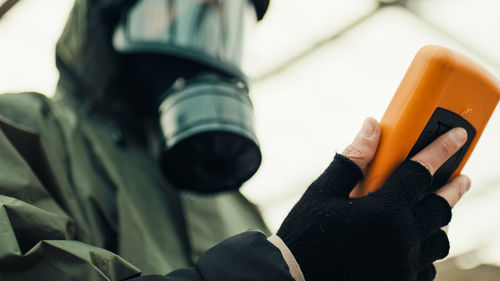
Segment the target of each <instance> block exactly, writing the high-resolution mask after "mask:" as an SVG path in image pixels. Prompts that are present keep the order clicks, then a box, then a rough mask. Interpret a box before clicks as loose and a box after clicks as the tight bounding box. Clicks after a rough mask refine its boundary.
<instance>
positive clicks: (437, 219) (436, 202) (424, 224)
mask: <svg viewBox="0 0 500 281" xmlns="http://www.w3.org/2000/svg"><path fill="white" fill-rule="evenodd" d="M413 214H414V216H415V219H416V220H417V222H418V223H419V225H420V227H421V229H422V232H423V235H424V236H425V237H428V236H430V235H431V234H433V233H435V232H436V231H439V229H440V228H441V227H443V226H445V225H447V224H448V223H450V220H451V207H450V205H449V204H448V202H447V201H446V200H445V199H444V198H443V197H441V196H439V195H436V194H431V195H429V196H427V197H425V198H424V199H422V200H421V201H420V202H418V204H417V205H416V206H415V208H414V209H413Z"/></svg>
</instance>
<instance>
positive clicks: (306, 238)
mask: <svg viewBox="0 0 500 281" xmlns="http://www.w3.org/2000/svg"><path fill="white" fill-rule="evenodd" d="M361 178H362V172H361V170H360V169H359V167H358V166H357V165H356V164H354V163H353V162H352V161H350V160H349V159H348V158H346V157H344V156H342V155H339V154H337V155H336V156H335V159H334V161H333V162H332V163H331V164H330V166H329V167H328V168H327V169H326V171H325V172H324V173H323V174H322V175H321V176H320V177H319V178H318V179H317V180H316V181H315V182H313V183H312V184H311V186H310V187H309V188H308V189H307V191H306V192H305V193H304V195H303V196H302V198H301V199H300V200H299V202H298V203H297V204H296V205H295V206H294V208H293V209H292V211H291V212H290V213H289V214H288V216H287V217H286V219H285V220H284V222H283V224H282V225H281V227H280V229H279V230H278V233H277V235H278V236H279V237H281V239H282V240H283V241H284V242H285V244H286V245H287V246H288V247H289V249H290V251H291V252H292V253H293V255H294V256H295V258H296V260H297V262H298V264H299V265H300V267H301V269H302V272H303V274H304V276H305V279H306V280H307V281H322V280H333V281H344V280H352V281H354V280H356V281H364V280H381V281H382V280H383V281H390V280H394V281H406V280H409V281H410V280H411V281H429V280H433V279H434V277H435V275H436V270H435V268H434V266H433V264H432V263H433V262H434V261H435V260H437V259H441V258H444V257H445V256H446V255H448V251H449V243H448V238H447V236H446V234H445V232H443V231H442V230H441V229H440V228H441V227H442V226H445V225H447V224H448V223H449V221H450V219H451V208H450V205H449V204H448V202H447V201H446V200H445V199H444V198H442V197H440V196H438V195H435V194H431V195H427V196H425V197H424V198H423V199H422V200H417V198H421V197H422V192H423V191H424V190H426V189H428V188H430V185H431V181H432V176H431V175H430V173H429V172H428V170H427V169H426V168H425V167H424V166H422V165H420V164H419V163H417V162H414V161H405V162H403V163H402V164H401V165H400V166H399V168H398V169H397V170H396V171H395V172H394V174H393V175H392V176H391V177H390V178H389V180H388V181H387V182H386V183H385V185H384V186H383V187H382V188H381V189H379V190H377V191H376V192H374V193H371V194H369V195H368V196H365V197H361V198H349V193H350V192H351V190H352V189H353V188H354V186H355V185H356V183H357V182H358V181H359V180H360V179H361Z"/></svg>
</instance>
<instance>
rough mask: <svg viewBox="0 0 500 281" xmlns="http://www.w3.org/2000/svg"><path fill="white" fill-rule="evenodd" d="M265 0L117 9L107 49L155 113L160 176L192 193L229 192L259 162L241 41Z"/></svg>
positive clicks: (167, 1) (167, 0)
mask: <svg viewBox="0 0 500 281" xmlns="http://www.w3.org/2000/svg"><path fill="white" fill-rule="evenodd" d="M267 5H268V1H257V0H255V1H254V2H250V1H249V0H139V1H137V2H136V3H135V4H134V5H133V6H131V7H128V8H127V9H125V10H124V13H123V15H122V17H121V20H120V22H119V24H118V25H117V26H116V28H115V31H114V34H113V47H114V49H115V50H116V51H117V52H119V53H121V54H124V55H126V56H129V57H130V58H131V60H132V61H133V63H134V64H133V65H134V69H135V70H136V71H135V74H136V75H134V77H135V78H137V79H138V80H141V81H142V82H143V84H145V85H146V86H145V87H144V89H146V90H145V93H141V98H142V97H144V99H147V100H149V102H150V103H152V104H154V107H155V108H156V109H157V110H158V115H157V116H158V118H159V124H160V129H161V132H162V138H163V139H162V143H163V150H162V155H161V157H160V162H161V166H162V169H163V171H164V173H165V175H166V177H167V178H168V179H169V180H170V181H172V182H173V183H174V184H175V185H176V186H177V187H179V188H181V189H185V190H191V191H195V192H199V193H215V192H220V191H229V190H237V189H238V188H239V187H240V186H241V185H242V184H243V183H244V182H245V181H246V180H248V179H249V178H250V177H251V176H252V175H253V174H254V173H255V172H256V171H257V169H258V167H259V166H260V163H261V152H260V148H259V143H258V141H257V138H256V135H255V132H254V116H253V107H252V103H251V102H250V98H249V96H248V83H247V78H246V77H245V75H244V74H243V73H242V72H241V70H240V66H241V56H242V49H243V41H244V40H243V39H244V35H245V33H246V32H247V31H248V28H249V27H252V25H254V24H255V23H256V21H257V19H258V18H261V17H262V15H263V13H264V12H265V10H266V9H267Z"/></svg>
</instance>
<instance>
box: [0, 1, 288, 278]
mask: <svg viewBox="0 0 500 281" xmlns="http://www.w3.org/2000/svg"><path fill="white" fill-rule="evenodd" d="M114 2H118V1H97V0H95V1H93V0H77V1H76V3H75V6H74V8H73V10H72V12H71V15H70V17H69V20H68V23H67V25H66V28H65V30H64V32H63V34H62V36H61V38H60V40H59V42H58V45H57V51H56V52H57V65H58V68H59V70H60V74H61V77H60V80H59V83H58V87H57V93H56V95H55V97H54V98H51V99H49V98H47V97H45V96H43V95H40V94H37V93H21V94H5V95H1V96H0V280H2V281H8V280H59V281H60V280H126V279H129V278H134V277H137V276H139V275H140V274H141V273H142V275H148V274H160V275H164V274H167V273H168V272H171V271H172V270H175V269H178V268H184V267H190V266H193V265H194V262H193V261H194V260H196V259H197V258H198V257H199V256H200V254H202V253H203V252H205V251H206V250H207V249H208V248H210V247H212V246H214V245H215V244H217V243H219V242H221V241H222V240H223V239H225V238H227V237H229V236H231V235H234V234H237V233H240V232H243V231H246V230H248V229H260V230H261V231H264V232H266V226H265V225H264V223H263V221H262V219H261V217H260V215H259V213H258V211H257V210H256V208H255V206H254V205H252V204H251V203H250V202H249V201H247V200H246V199H245V197H243V196H242V195H241V194H240V193H239V192H233V193H225V194H220V195H216V196H204V197H201V196H196V195H186V194H182V193H181V192H180V191H178V190H177V189H176V188H175V187H174V186H172V184H170V183H169V182H168V180H166V179H165V178H164V176H163V175H162V172H161V170H160V168H159V165H158V164H157V162H158V161H157V160H158V149H157V148H158V147H159V145H160V142H159V141H157V142H156V143H155V141H151V140H160V138H158V137H157V135H156V134H158V133H157V130H156V129H155V127H154V126H150V123H148V117H147V116H146V115H141V114H142V113H141V112H140V110H137V109H131V108H130V106H129V105H130V104H131V102H130V100H133V99H134V98H126V97H125V95H127V94H128V95H129V96H133V94H134V93H130V92H131V89H134V85H131V84H129V82H127V81H129V80H130V79H127V77H126V75H125V74H123V73H121V71H120V69H121V68H122V67H123V65H122V62H121V61H120V58H119V57H118V56H117V54H116V53H114V52H113V50H112V49H111V45H110V43H109V40H110V36H109V32H110V28H109V27H108V25H107V24H108V23H109V22H108V21H113V17H116V15H113V14H112V13H111V14H108V12H109V11H108V10H107V9H108V8H109V7H112V5H113V4H114ZM137 116H141V117H140V118H137ZM141 136H142V137H141ZM144 136H145V137H144ZM246 235H247V236H245V235H243V238H241V237H240V238H238V239H243V240H244V241H245V239H246V240H248V239H247V238H245V237H250V238H251V239H250V240H252V239H257V240H258V241H259V243H260V244H262V245H264V244H265V245H264V246H263V247H264V248H261V250H262V251H263V252H266V253H270V256H271V259H275V262H273V263H275V264H277V266H278V267H279V270H278V271H280V270H281V271H282V272H281V273H280V274H283V276H284V277H283V278H284V279H283V280H289V278H290V276H289V274H288V273H287V267H286V264H285V263H284V261H283V260H282V259H281V258H280V256H279V251H278V250H277V248H273V246H271V245H270V244H269V243H267V242H264V241H267V240H265V236H264V235H263V234H261V233H258V234H255V233H250V234H248V233H247V234H246ZM256 235H257V236H256ZM252 237H253V238H252ZM255 237H257V238H255ZM266 243H267V244H266ZM226 244H228V243H226ZM230 244H231V243H229V246H228V247H229V248H231V247H233V246H231V245H230ZM233 244H234V243H233ZM236 244H237V243H236ZM266 247H267V248H268V249H265V248H266ZM216 248H217V247H216ZM233 248H234V247H233ZM222 252H224V253H228V251H226V250H224V246H222ZM212 256H213V253H212ZM216 256H218V255H217V254H216ZM244 256H247V255H244ZM221 257H222V256H221ZM248 257H250V258H251V257H252V254H251V253H249V254H248ZM207 260H209V262H215V263H217V258H208V259H207ZM266 262H269V261H266ZM206 266H208V265H206ZM229 267H231V266H229ZM208 268H209V269H208V271H210V270H211V269H210V268H211V267H210V266H208ZM247 270H249V267H247ZM271 271H272V270H271ZM177 274H178V273H177ZM214 274H215V273H214ZM240 274H243V275H245V272H244V271H243V272H240ZM181 275H182V274H181ZM190 276H193V275H192V273H187V275H185V276H184V277H181V279H179V280H201V278H204V277H202V276H198V277H196V278H200V279H196V278H195V277H192V278H191V277H190ZM254 277H255V276H254ZM182 278H184V279H182ZM168 280H171V279H168ZM172 280H178V279H172ZM206 280H213V279H210V278H209V277H208V275H207V278H206Z"/></svg>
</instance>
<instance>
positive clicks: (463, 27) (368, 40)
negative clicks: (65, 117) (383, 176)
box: [0, 0, 500, 281]
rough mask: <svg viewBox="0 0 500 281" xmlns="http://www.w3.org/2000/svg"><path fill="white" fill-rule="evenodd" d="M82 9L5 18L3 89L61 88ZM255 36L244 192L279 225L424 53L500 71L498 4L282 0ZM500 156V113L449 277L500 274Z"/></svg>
mask: <svg viewBox="0 0 500 281" xmlns="http://www.w3.org/2000/svg"><path fill="white" fill-rule="evenodd" d="M5 2H7V0H0V6H1V5H2V4H4V3H5ZM72 4H73V1H72V0H21V1H20V2H19V3H18V4H17V5H15V6H14V7H13V8H12V9H11V10H10V11H9V12H7V13H6V14H5V15H4V16H3V17H2V18H1V19H0V92H2V93H4V92H19V91H38V92H41V93H44V94H46V95H48V96H51V95H52V94H53V92H54V89H55V85H56V81H57V78H58V73H57V71H56V68H55V63H54V46H55V42H56V40H57V38H58V36H59V34H60V32H61V31H62V28H63V26H64V22H65V20H66V18H67V15H68V13H69V10H70V8H71V6H72ZM250 39H251V40H250V42H249V43H248V46H247V50H246V56H245V60H244V69H245V71H246V73H247V74H248V75H249V76H250V78H251V79H252V80H253V87H252V91H251V96H252V99H253V102H254V106H255V111H256V117H257V133H258V135H259V139H260V141H261V145H262V152H263V163H262V166H261V168H260V170H259V171H258V173H257V174H256V175H255V176H254V177H253V178H252V179H251V180H250V181H249V182H248V183H247V184H246V185H245V186H244V188H243V192H244V193H245V194H246V195H247V196H248V197H249V198H250V199H251V200H252V201H253V202H255V203H256V204H257V205H258V206H259V207H260V208H261V210H262V212H263V215H264V217H265V219H266V221H267V223H268V224H269V226H270V227H271V229H272V230H276V229H277V227H278V226H279V224H280V222H281V221H282V219H283V218H284V216H285V215H286V214H287V212H288V211H289V210H290V209H291V207H292V206H293V204H294V203H295V202H296V201H297V200H298V198H299V197H300V195H301V194H302V193H303V192H304V191H305V189H306V188H307V186H308V185H309V184H310V183H311V182H312V181H313V180H314V179H315V178H316V177H317V176H318V175H319V174H320V173H321V172H322V171H323V169H324V168H326V166H327V165H328V163H329V162H330V161H331V159H332V158H333V156H334V154H335V152H337V151H338V152H341V151H342V150H343V148H344V147H345V146H346V145H347V144H349V142H350V141H351V140H352V138H353V137H354V136H355V134H356V133H357V131H358V130H359V128H360V126H361V124H362V122H363V120H364V118H365V117H367V116H373V117H375V118H377V119H378V120H380V118H381V117H382V114H383V113H384V110H385V108H386V106H387V105H388V103H389V101H390V98H391V97H392V95H393V93H394V92H395V90H396V88H397V86H398V84H399V82H400V80H401V78H402V77H403V74H404V73H405V71H406V69H407V67H408V66H409V64H410V62H411V60H412V58H413V56H414V55H415V53H416V52H417V50H418V49H419V48H421V47H422V46H424V45H426V44H437V45H442V46H445V47H449V48H452V49H455V50H458V51H460V52H462V53H464V54H466V55H468V56H470V57H472V58H474V59H475V60H477V61H478V62H480V63H481V64H483V65H484V66H485V67H486V68H488V69H489V70H490V71H491V72H492V73H493V74H494V75H495V76H497V77H500V1H499V0H476V1H470V0H400V1H387V0H385V1H376V0H308V1H303V0H302V1H299V0H271V6H270V8H269V11H268V13H267V15H266V17H265V18H264V20H263V21H262V22H261V23H260V24H259V25H258V26H257V28H256V30H255V33H254V34H253V35H252V36H251V38H250ZM498 158H500V112H499V110H496V112H495V113H494V114H493V117H492V119H491V120H490V122H489V124H488V126H487V127H486V129H485V131H484V133H483V136H482V138H481V140H480V141H479V143H478V145H477V147H476V149H475V151H474V153H473V154H472V156H471V158H470V160H469V161H468V163H467V165H466V167H465V169H464V171H463V173H465V174H468V175H469V176H470V177H471V178H472V182H473V186H472V189H471V191H470V192H469V193H468V194H466V196H465V198H464V199H463V200H462V201H461V202H460V203H459V204H458V206H456V208H455V209H454V219H453V222H452V224H451V226H450V241H451V245H452V246H451V247H452V248H451V253H450V256H451V259H449V260H448V261H447V262H444V263H442V265H441V267H442V270H441V272H440V275H439V276H438V279H439V280H470V278H475V280H476V281H479V280H500V270H499V268H497V267H496V266H500V165H499V164H498V162H499V161H498Z"/></svg>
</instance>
